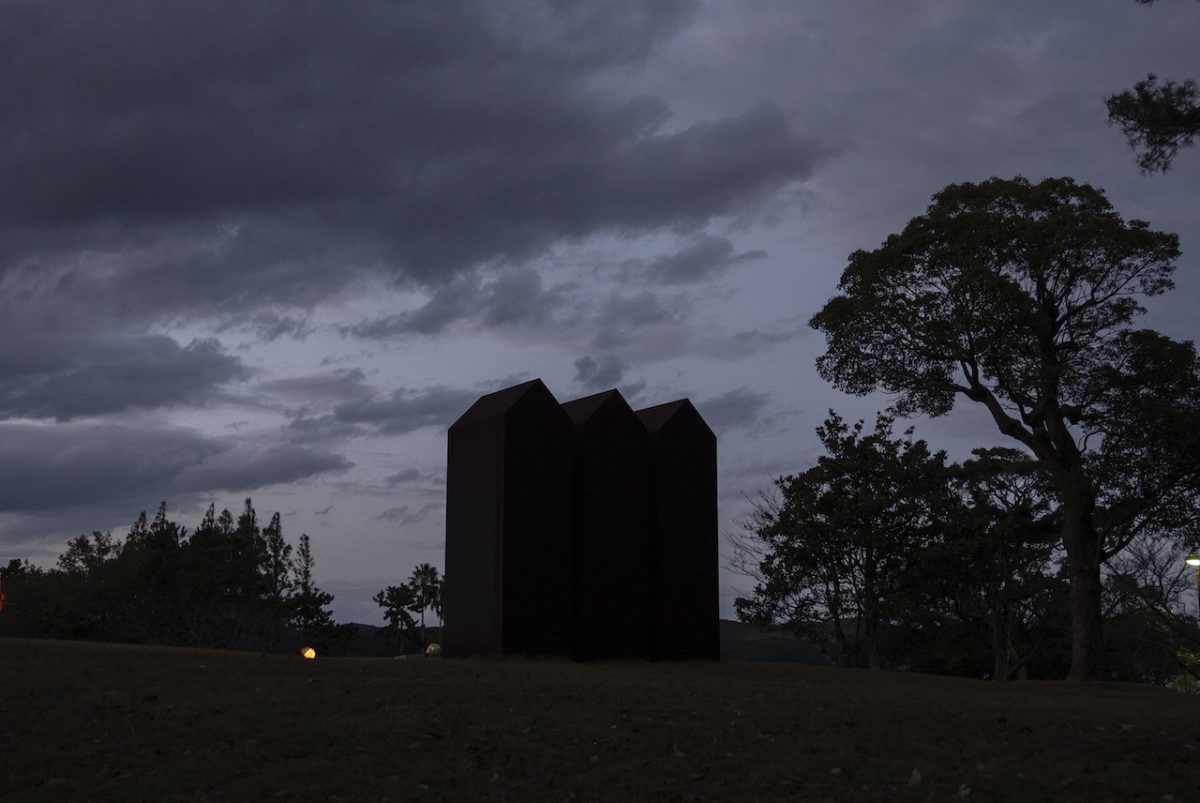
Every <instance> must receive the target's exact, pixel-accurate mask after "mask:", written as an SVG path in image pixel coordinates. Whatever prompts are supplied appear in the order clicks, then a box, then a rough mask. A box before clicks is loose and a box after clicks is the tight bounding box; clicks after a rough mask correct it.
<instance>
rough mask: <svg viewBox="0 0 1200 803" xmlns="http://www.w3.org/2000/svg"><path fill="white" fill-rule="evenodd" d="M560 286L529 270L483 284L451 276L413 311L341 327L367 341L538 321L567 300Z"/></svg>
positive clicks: (547, 318)
mask: <svg viewBox="0 0 1200 803" xmlns="http://www.w3.org/2000/svg"><path fill="white" fill-rule="evenodd" d="M565 290H566V288H565V287H561V286H556V287H551V288H548V289H547V288H544V287H543V286H542V277H541V276H540V275H539V274H538V272H537V271H535V270H532V269H530V268H514V269H510V270H507V271H503V272H501V273H500V274H499V275H497V276H496V277H495V278H493V279H492V280H491V281H489V282H487V283H484V282H482V281H481V280H480V278H479V276H478V275H477V274H473V273H472V274H467V275H461V276H457V277H455V278H454V279H453V280H451V281H450V282H447V283H446V284H443V285H441V286H439V287H438V288H437V289H435V290H434V291H433V293H432V294H431V295H430V297H429V300H428V301H426V302H425V303H424V304H423V305H421V306H420V307H418V308H417V309H415V310H411V311H408V312H402V313H396V314H394V315H386V316H384V317H382V318H374V319H371V320H367V321H362V322H360V323H358V324H355V325H353V326H347V327H343V328H342V331H343V332H345V333H348V334H352V335H354V336H356V337H361V338H366V339H369V340H382V339H387V338H399V337H404V336H406V335H417V334H420V335H436V334H440V333H441V332H443V331H445V329H446V327H448V326H450V325H451V324H453V323H456V322H458V321H462V320H473V321H476V322H477V323H478V324H479V325H482V326H487V327H496V326H513V325H518V324H524V325H538V324H543V323H546V322H547V321H550V320H551V319H552V318H553V315H554V311H555V310H556V309H557V308H559V307H560V306H561V305H562V304H563V302H564V301H565V299H566V296H565Z"/></svg>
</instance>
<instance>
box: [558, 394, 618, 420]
mask: <svg viewBox="0 0 1200 803" xmlns="http://www.w3.org/2000/svg"><path fill="white" fill-rule="evenodd" d="M609 403H617V404H620V405H622V406H624V407H625V408H626V409H627V410H629V411H630V412H633V408H631V407H630V406H629V402H627V401H625V397H623V396H622V395H621V391H619V390H617V389H616V388H611V389H609V390H602V391H600V392H599V393H593V394H592V395H591V396H584V397H583V398H582V399H573V400H572V401H569V402H565V403H564V404H563V406H562V408H563V412H564V413H566V414H567V415H568V416H569V417H570V419H571V423H572V424H580V423H583V422H584V421H587V420H588V419H589V418H591V417H592V416H593V415H594V414H595V412H596V411H597V410H599V409H600V408H601V407H603V406H604V405H605V404H609Z"/></svg>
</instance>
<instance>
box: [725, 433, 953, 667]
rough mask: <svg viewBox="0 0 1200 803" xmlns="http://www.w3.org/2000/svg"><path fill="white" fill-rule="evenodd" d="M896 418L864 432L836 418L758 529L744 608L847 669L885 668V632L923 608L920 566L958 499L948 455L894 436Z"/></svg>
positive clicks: (761, 513) (748, 616) (783, 483)
mask: <svg viewBox="0 0 1200 803" xmlns="http://www.w3.org/2000/svg"><path fill="white" fill-rule="evenodd" d="M893 423H894V419H893V418H892V417H890V416H887V415H883V414H881V415H879V416H878V417H877V418H876V423H875V430H874V432H872V433H870V434H866V435H864V434H863V422H861V421H859V422H857V423H856V424H854V425H853V426H852V427H851V426H849V425H847V424H846V423H845V422H844V421H843V420H842V419H841V417H840V416H838V415H837V414H836V413H834V412H833V411H830V415H829V417H828V418H827V419H826V420H825V422H824V423H823V424H822V425H821V426H820V427H818V428H817V434H818V435H819V436H820V439H821V442H822V444H823V445H824V447H825V451H826V454H824V455H822V456H821V457H820V458H818V460H817V464H816V466H814V467H813V468H811V469H809V470H808V471H805V472H803V473H801V474H798V475H793V476H787V477H781V478H780V479H779V480H777V482H776V486H777V488H778V489H779V493H780V495H781V497H782V501H781V503H780V504H778V505H777V506H776V507H775V508H774V509H762V508H760V509H759V510H758V516H757V518H756V520H755V521H754V522H753V523H752V524H751V526H752V527H753V528H754V532H753V536H754V538H756V539H757V540H759V541H760V542H761V543H762V544H763V548H762V550H761V552H762V555H763V557H762V560H761V562H760V565H759V568H758V571H759V576H760V577H761V579H762V581H761V582H760V583H759V584H757V585H756V587H755V589H754V593H753V596H752V597H749V598H739V599H737V600H736V602H735V606H736V608H737V610H738V616H739V618H741V619H742V620H743V621H752V622H757V623H759V624H774V623H776V622H780V623H783V624H786V625H787V626H788V627H789V628H790V629H791V630H792V631H793V632H795V633H796V634H797V635H800V636H805V637H808V638H811V639H813V640H814V641H815V642H816V643H817V644H818V645H819V646H820V647H821V649H822V650H823V651H824V652H825V653H826V654H827V655H829V656H830V657H831V658H833V659H834V660H836V661H837V662H838V663H840V664H843V665H849V664H850V663H852V662H854V661H855V660H856V658H857V657H858V656H859V655H860V654H861V655H863V656H864V657H865V660H866V663H867V665H868V666H869V667H871V668H873V669H877V668H879V667H880V666H881V657H880V649H879V644H880V633H881V629H882V628H883V627H884V626H885V625H887V624H888V623H890V622H892V621H895V620H897V619H903V618H904V611H905V609H906V606H908V605H910V604H911V602H912V601H913V599H914V598H915V597H914V594H915V589H914V588H913V585H912V584H913V580H914V570H915V560H916V558H917V556H918V555H919V553H920V551H921V550H922V549H924V548H925V547H927V546H928V545H929V544H930V543H931V542H932V541H933V540H934V539H935V538H936V537H938V534H939V533H940V532H941V531H942V530H943V529H944V526H945V523H944V522H945V520H946V518H947V517H948V516H950V515H952V514H953V512H954V510H953V508H952V503H953V500H952V499H951V497H950V495H949V492H948V485H947V482H946V467H945V455H944V454H942V453H940V452H939V453H937V454H930V452H929V450H928V447H927V445H926V444H925V442H924V441H916V442H914V441H913V440H912V437H911V435H912V432H911V430H909V431H908V432H906V433H905V436H906V437H905V439H904V440H898V439H894V438H893V437H892V426H893Z"/></svg>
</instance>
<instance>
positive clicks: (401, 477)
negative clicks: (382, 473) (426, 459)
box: [383, 466, 421, 488]
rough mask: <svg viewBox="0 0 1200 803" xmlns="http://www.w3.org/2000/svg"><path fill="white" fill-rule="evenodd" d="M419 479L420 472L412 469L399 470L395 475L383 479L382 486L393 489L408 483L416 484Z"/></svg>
mask: <svg viewBox="0 0 1200 803" xmlns="http://www.w3.org/2000/svg"><path fill="white" fill-rule="evenodd" d="M419 479H421V472H420V471H418V470H417V469H415V468H413V467H411V466H410V467H408V468H406V469H401V470H400V471H397V472H396V473H395V474H389V475H388V476H386V477H384V478H383V484H384V485H386V486H388V487H389V488H395V487H396V486H397V485H404V484H405V483H409V482H416V481H417V480H419Z"/></svg>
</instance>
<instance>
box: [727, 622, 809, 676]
mask: <svg viewBox="0 0 1200 803" xmlns="http://www.w3.org/2000/svg"><path fill="white" fill-rule="evenodd" d="M721 660H722V661H765V662H772V663H792V664H814V665H825V664H828V663H829V662H828V661H827V660H825V656H824V655H822V654H821V651H820V650H819V649H818V648H817V645H815V644H813V643H812V642H811V641H808V640H806V639H798V638H796V637H795V636H793V635H792V634H791V633H787V632H783V631H780V630H761V629H759V628H758V627H757V626H755V625H748V624H745V623H744V622H733V621H730V620H729V619H722V620H721Z"/></svg>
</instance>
